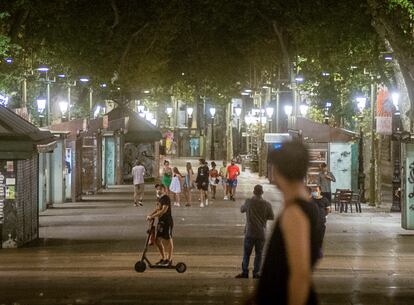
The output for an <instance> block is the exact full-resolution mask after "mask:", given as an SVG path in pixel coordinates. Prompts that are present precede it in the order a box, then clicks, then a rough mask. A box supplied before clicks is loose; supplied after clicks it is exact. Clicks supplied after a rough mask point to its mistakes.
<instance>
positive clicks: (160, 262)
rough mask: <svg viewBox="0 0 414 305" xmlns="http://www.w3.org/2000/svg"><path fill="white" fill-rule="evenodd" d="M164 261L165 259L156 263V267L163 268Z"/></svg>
mask: <svg viewBox="0 0 414 305" xmlns="http://www.w3.org/2000/svg"><path fill="white" fill-rule="evenodd" d="M164 261H165V260H164V259H160V260H159V261H158V262H156V263H155V265H157V266H161V265H162V263H164Z"/></svg>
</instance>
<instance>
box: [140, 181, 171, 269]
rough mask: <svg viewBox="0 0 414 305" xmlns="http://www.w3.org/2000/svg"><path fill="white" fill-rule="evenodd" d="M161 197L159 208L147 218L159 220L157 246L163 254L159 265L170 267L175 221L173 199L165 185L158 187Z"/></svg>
mask: <svg viewBox="0 0 414 305" xmlns="http://www.w3.org/2000/svg"><path fill="white" fill-rule="evenodd" d="M157 188H158V189H159V191H160V195H161V197H160V198H159V199H158V203H157V208H156V209H155V210H154V211H153V212H152V213H151V214H150V215H148V216H147V220H148V221H151V220H153V219H155V218H158V223H157V229H156V230H157V231H156V238H155V244H156V245H157V248H158V250H159V252H160V254H161V259H160V261H159V262H157V263H156V264H157V265H161V266H170V265H172V255H173V250H174V245H173V238H172V230H173V227H174V221H173V218H172V215H171V199H170V197H169V196H168V195H167V188H166V187H165V185H162V184H160V185H157ZM163 241H166V243H167V247H166V248H167V251H165V249H164V244H163Z"/></svg>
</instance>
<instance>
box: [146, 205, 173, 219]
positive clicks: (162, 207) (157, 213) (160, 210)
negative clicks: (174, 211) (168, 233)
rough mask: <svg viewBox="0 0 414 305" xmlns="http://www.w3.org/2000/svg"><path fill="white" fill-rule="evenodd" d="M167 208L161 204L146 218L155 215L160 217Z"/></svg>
mask: <svg viewBox="0 0 414 305" xmlns="http://www.w3.org/2000/svg"><path fill="white" fill-rule="evenodd" d="M167 210H168V206H167V205H163V206H161V208H160V209H157V210H155V211H154V212H153V213H152V214H151V215H148V216H147V219H148V220H151V219H154V218H156V217H160V216H162V215H164V213H165V212H167Z"/></svg>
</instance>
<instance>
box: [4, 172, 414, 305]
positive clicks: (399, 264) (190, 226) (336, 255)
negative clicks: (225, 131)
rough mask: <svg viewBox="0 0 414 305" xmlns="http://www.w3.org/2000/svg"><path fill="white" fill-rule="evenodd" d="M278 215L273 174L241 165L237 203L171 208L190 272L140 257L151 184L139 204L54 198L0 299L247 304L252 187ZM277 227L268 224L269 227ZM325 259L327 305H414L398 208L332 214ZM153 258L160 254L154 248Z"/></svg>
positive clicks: (319, 283) (111, 196) (322, 277)
mask: <svg viewBox="0 0 414 305" xmlns="http://www.w3.org/2000/svg"><path fill="white" fill-rule="evenodd" d="M256 183H262V184H263V185H264V190H265V195H264V197H265V198H266V199H268V200H269V201H271V203H272V205H273V207H274V209H275V212H278V211H279V210H280V205H281V202H280V194H279V192H278V191H277V190H276V188H275V187H274V186H272V185H269V184H268V183H267V182H266V180H265V179H259V178H257V176H256V175H255V174H251V173H249V172H248V171H246V172H243V173H242V176H241V178H240V187H239V192H238V194H237V201H236V202H231V201H223V200H220V199H221V198H222V196H221V190H220V191H219V194H220V196H219V197H220V199H219V200H216V201H214V202H211V204H210V205H209V206H208V207H207V208H204V209H201V208H199V206H198V203H197V196H196V195H194V199H195V201H196V202H194V203H193V206H192V207H181V208H176V207H175V208H173V216H174V221H175V226H174V243H175V255H174V261H175V262H178V261H183V262H185V263H186V264H187V266H188V270H187V272H186V273H184V274H178V273H177V272H176V271H174V270H159V269H152V270H147V271H145V272H144V273H136V272H135V271H134V264H135V262H136V261H137V260H138V258H139V255H140V254H141V251H142V248H143V245H144V240H145V237H146V233H145V231H146V226H147V223H146V221H145V216H146V215H147V214H148V213H149V212H150V211H151V210H152V209H153V208H154V203H155V201H154V197H155V196H154V190H153V187H152V185H147V187H146V193H145V202H144V207H134V206H133V204H132V190H133V189H132V186H119V187H114V188H110V189H108V190H105V191H103V192H102V193H100V194H98V195H95V196H88V197H86V198H85V201H83V202H79V203H65V204H62V205H55V206H54V208H52V209H49V210H47V211H46V212H44V213H42V214H41V217H40V223H41V228H40V237H41V238H40V240H39V241H38V242H37V243H35V244H33V245H30V246H28V247H25V248H21V249H3V250H1V251H0V304H200V305H201V304H243V300H244V298H245V296H247V295H248V294H249V293H250V292H251V291H252V290H253V289H254V285H255V280H253V279H248V280H243V279H235V278H234V276H235V275H236V274H237V273H239V272H240V265H241V258H242V242H243V228H244V223H245V219H244V215H242V214H241V213H240V211H239V207H240V204H241V203H242V202H243V200H244V199H245V198H247V197H249V196H251V192H252V188H253V186H254V184H256ZM270 227H271V224H269V229H270ZM324 254H325V257H324V259H323V260H322V261H321V263H320V264H319V265H318V268H317V271H316V273H315V285H316V288H317V290H318V291H319V293H320V300H321V304H332V305H333V304H341V305H342V304H375V305H382V304H407V305H408V304H414V277H413V272H414V232H410V231H405V230H403V229H401V228H400V214H398V213H395V214H390V213H387V212H381V211H378V210H373V209H369V208H367V207H365V208H363V212H362V214H355V213H354V214H350V213H348V214H338V213H337V212H334V213H333V214H331V215H330V216H329V217H328V228H327V234H326V240H325V250H324ZM149 257H150V259H152V261H156V260H158V259H159V257H158V253H157V251H156V249H155V247H151V250H150V254H149Z"/></svg>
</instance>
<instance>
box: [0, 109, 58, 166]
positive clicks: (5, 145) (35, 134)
mask: <svg viewBox="0 0 414 305" xmlns="http://www.w3.org/2000/svg"><path fill="white" fill-rule="evenodd" d="M54 141H55V139H54V136H53V135H52V134H51V133H50V132H49V131H46V130H40V129H39V128H37V127H36V126H34V125H33V124H32V123H30V122H28V121H26V120H25V119H23V118H22V117H21V116H19V115H17V114H16V113H14V112H13V111H11V110H10V109H8V108H6V107H4V106H0V159H5V160H21V159H30V158H32V156H33V154H34V153H37V145H47V144H49V143H52V142H54Z"/></svg>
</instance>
